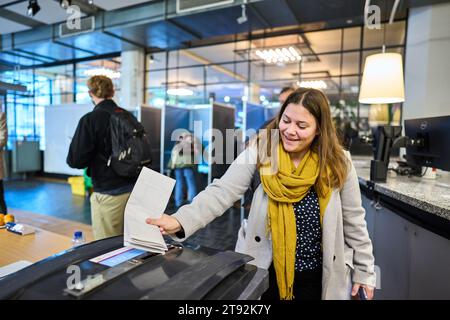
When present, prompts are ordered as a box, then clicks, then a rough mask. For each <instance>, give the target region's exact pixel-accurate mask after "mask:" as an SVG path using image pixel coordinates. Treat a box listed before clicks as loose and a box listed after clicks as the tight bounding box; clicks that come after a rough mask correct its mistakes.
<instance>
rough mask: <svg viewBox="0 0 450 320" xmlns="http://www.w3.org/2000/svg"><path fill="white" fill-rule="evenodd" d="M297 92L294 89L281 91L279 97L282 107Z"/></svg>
mask: <svg viewBox="0 0 450 320" xmlns="http://www.w3.org/2000/svg"><path fill="white" fill-rule="evenodd" d="M294 91H295V88H293V87H284V88H282V89H281V91H280V94H279V95H278V101H280V106H282V105H283V104H284V102H285V101H286V99H287V98H288V97H289V95H290V94H291V93H293V92H294Z"/></svg>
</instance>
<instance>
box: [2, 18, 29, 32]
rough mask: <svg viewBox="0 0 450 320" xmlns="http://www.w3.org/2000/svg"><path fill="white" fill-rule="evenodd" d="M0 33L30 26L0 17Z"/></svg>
mask: <svg viewBox="0 0 450 320" xmlns="http://www.w3.org/2000/svg"><path fill="white" fill-rule="evenodd" d="M0 26H1V28H0V34H7V33H11V32H18V31H23V30H27V29H30V27H27V26H24V25H23V24H20V23H16V22H14V21H11V20H8V19H5V18H2V17H0Z"/></svg>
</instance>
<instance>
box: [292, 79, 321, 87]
mask: <svg viewBox="0 0 450 320" xmlns="http://www.w3.org/2000/svg"><path fill="white" fill-rule="evenodd" d="M297 85H298V86H299V87H302V88H312V89H326V88H327V84H326V83H325V81H323V80H310V81H301V82H299V81H297Z"/></svg>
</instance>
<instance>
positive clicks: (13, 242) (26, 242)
mask: <svg viewBox="0 0 450 320" xmlns="http://www.w3.org/2000/svg"><path fill="white" fill-rule="evenodd" d="M71 241H72V239H71V238H69V237H66V236H62V235H59V234H56V233H53V232H50V231H46V230H42V229H39V228H36V233H35V234H29V235H25V236H21V235H18V234H14V233H12V232H9V231H6V229H0V267H2V266H5V265H7V264H10V263H13V262H16V261H19V260H27V261H30V262H33V263H34V262H37V261H40V260H42V259H45V258H47V257H49V256H51V255H54V254H56V253H59V252H61V251H64V250H67V249H69V248H71V246H72V243H71Z"/></svg>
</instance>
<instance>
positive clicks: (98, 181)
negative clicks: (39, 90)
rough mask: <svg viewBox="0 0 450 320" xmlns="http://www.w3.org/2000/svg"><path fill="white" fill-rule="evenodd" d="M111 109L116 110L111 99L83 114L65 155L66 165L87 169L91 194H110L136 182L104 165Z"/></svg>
mask: <svg viewBox="0 0 450 320" xmlns="http://www.w3.org/2000/svg"><path fill="white" fill-rule="evenodd" d="M114 108H119V107H118V106H117V104H116V103H115V102H114V101H113V100H109V99H108V100H103V101H102V102H100V103H99V104H97V105H96V106H95V108H94V110H93V111H91V112H89V113H87V114H85V115H84V116H83V117H82V118H81V119H80V122H78V127H77V130H76V131H75V135H74V136H73V139H72V142H71V143H70V148H69V153H68V155H67V164H68V165H69V166H70V167H72V168H77V169H84V168H88V173H89V175H90V176H91V177H92V184H93V186H94V191H95V192H100V193H110V191H113V190H118V189H123V188H124V187H126V186H130V185H134V183H135V182H136V178H123V177H120V176H118V175H117V174H116V173H115V172H114V171H113V170H112V169H111V167H108V166H107V161H108V158H109V156H110V155H111V133H110V131H109V118H110V117H111V112H112V110H114ZM125 189H126V188H125ZM128 191H131V190H128ZM125 192H127V191H125Z"/></svg>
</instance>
